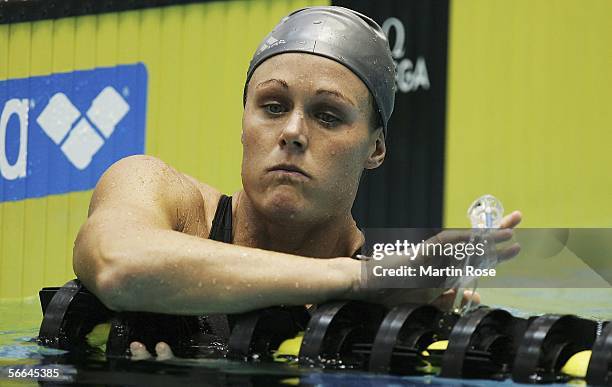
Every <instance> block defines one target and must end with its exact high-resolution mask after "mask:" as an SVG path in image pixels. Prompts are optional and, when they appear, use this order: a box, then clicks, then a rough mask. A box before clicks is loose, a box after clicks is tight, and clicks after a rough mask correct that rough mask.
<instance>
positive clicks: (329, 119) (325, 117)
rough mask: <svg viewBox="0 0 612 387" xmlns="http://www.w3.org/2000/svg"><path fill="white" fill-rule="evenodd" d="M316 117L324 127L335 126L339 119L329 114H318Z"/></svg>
mask: <svg viewBox="0 0 612 387" xmlns="http://www.w3.org/2000/svg"><path fill="white" fill-rule="evenodd" d="M316 117H317V118H318V119H319V121H321V122H322V123H323V125H325V126H335V125H337V124H338V123H340V119H339V118H337V117H336V116H334V115H332V114H329V113H318V114H317V115H316Z"/></svg>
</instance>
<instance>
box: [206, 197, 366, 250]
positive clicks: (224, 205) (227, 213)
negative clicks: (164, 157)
mask: <svg viewBox="0 0 612 387" xmlns="http://www.w3.org/2000/svg"><path fill="white" fill-rule="evenodd" d="M208 239H212V240H214V241H219V242H225V243H232V197H231V196H227V195H221V199H219V204H218V205H217V211H216V212H215V218H214V219H213V222H212V227H211V228H210V234H209V235H208ZM361 250H362V249H361V248H359V250H357V251H356V252H355V254H353V256H352V257H353V258H357V255H359V254H361Z"/></svg>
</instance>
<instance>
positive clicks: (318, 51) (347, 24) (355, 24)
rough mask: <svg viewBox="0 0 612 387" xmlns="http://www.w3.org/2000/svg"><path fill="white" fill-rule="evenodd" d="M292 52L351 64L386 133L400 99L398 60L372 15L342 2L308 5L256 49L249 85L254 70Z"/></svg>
mask: <svg viewBox="0 0 612 387" xmlns="http://www.w3.org/2000/svg"><path fill="white" fill-rule="evenodd" d="M287 52H305V53H310V54H315V55H320V56H324V57H326V58H329V59H333V60H335V61H336V62H339V63H340V64H342V65H344V66H346V67H348V68H349V69H350V70H351V71H352V72H353V73H355V75H357V76H358V77H359V78H360V79H361V80H362V81H363V83H365V85H366V86H367V87H368V89H369V90H370V93H371V94H372V96H373V97H374V101H375V102H376V107H377V109H378V113H379V115H380V121H381V123H382V125H383V128H384V131H385V135H386V133H387V123H388V122H389V118H390V117H391V113H392V112H393V104H394V102H395V65H394V64H393V58H392V57H391V50H390V49H389V42H388V41H387V37H386V35H385V33H384V32H383V31H382V29H381V28H380V26H379V25H378V24H377V23H376V22H375V21H374V20H372V19H370V18H369V17H367V16H365V15H362V14H360V13H359V12H355V11H353V10H350V9H348V8H343V7H334V6H327V7H309V8H303V9H300V10H297V11H295V12H293V13H291V14H289V15H288V16H286V17H284V18H283V19H282V20H281V21H280V22H279V23H278V24H277V25H276V27H274V29H273V30H272V32H270V33H269V34H268V36H266V38H265V39H264V40H263V42H262V43H261V44H260V45H259V47H258V48H257V51H256V52H255V55H253V59H251V63H250V65H249V70H248V71H247V78H246V82H245V87H244V95H243V102H244V103H246V90H247V85H248V83H249V80H250V79H251V76H252V75H253V72H254V71H255V69H256V68H257V67H258V66H259V65H260V64H261V63H262V62H264V61H265V60H266V59H268V58H270V57H272V56H274V55H278V54H284V53H287Z"/></svg>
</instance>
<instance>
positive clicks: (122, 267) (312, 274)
mask: <svg viewBox="0 0 612 387" xmlns="http://www.w3.org/2000/svg"><path fill="white" fill-rule="evenodd" d="M105 242H106V243H107V244H110V245H112V247H110V246H109V247H107V251H109V252H111V251H115V252H120V253H118V254H116V255H115V256H113V254H112V253H109V254H106V256H105V257H102V258H101V259H98V261H99V262H103V263H102V264H100V265H99V267H98V273H97V275H96V276H95V279H91V280H90V281H89V282H90V284H88V283H87V282H86V283H85V284H86V285H87V286H91V287H93V288H94V289H93V291H94V292H95V293H96V294H97V295H98V296H99V297H100V298H101V299H102V301H103V302H105V303H106V304H107V306H109V307H111V308H113V309H117V310H134V311H147V312H163V313H170V314H205V313H238V312H244V311H248V310H253V309H258V308H264V307H268V306H272V305H281V304H285V305H300V304H301V305H303V304H308V303H320V302H323V301H326V300H330V299H340V298H343V297H344V296H345V295H347V294H348V293H349V292H350V291H351V289H352V288H353V287H354V284H355V281H356V280H358V276H359V270H360V266H359V262H358V261H354V260H352V259H350V258H334V259H316V258H307V257H300V256H295V255H290V254H282V253H276V252H271V251H266V250H261V249H254V248H248V247H243V246H237V245H230V244H225V243H220V242H216V241H211V240H206V239H202V238H198V237H194V236H191V235H187V234H184V233H180V232H176V231H170V230H162V229H160V230H151V231H149V232H147V233H146V234H143V233H142V231H140V232H139V234H138V235H136V233H134V235H123V236H122V238H116V237H115V238H114V240H110V238H109V239H107V241H105ZM101 250H104V249H101ZM128 251H129V252H131V253H130V254H127V253H124V252H128ZM75 256H76V249H75ZM91 282H93V283H91Z"/></svg>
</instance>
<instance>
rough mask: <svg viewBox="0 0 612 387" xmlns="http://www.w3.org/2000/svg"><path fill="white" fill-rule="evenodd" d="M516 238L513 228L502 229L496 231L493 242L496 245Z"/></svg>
mask: <svg viewBox="0 0 612 387" xmlns="http://www.w3.org/2000/svg"><path fill="white" fill-rule="evenodd" d="M513 236H514V231H513V230H512V229H511V228H502V229H499V230H495V232H494V233H493V240H494V241H495V243H500V242H505V241H508V240H510V239H512V237H513Z"/></svg>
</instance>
